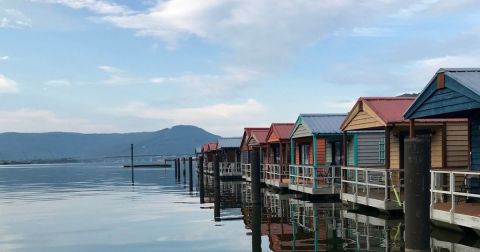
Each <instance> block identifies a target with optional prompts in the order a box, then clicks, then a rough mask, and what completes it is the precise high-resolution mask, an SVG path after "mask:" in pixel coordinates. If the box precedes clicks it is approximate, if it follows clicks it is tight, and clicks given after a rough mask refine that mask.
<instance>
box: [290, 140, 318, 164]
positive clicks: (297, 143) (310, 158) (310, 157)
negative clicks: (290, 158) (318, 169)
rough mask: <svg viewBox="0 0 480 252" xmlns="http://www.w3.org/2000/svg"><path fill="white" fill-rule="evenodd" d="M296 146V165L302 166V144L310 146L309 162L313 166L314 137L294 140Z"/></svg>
mask: <svg viewBox="0 0 480 252" xmlns="http://www.w3.org/2000/svg"><path fill="white" fill-rule="evenodd" d="M293 141H294V142H293V143H294V144H295V164H300V148H299V146H300V145H301V144H308V145H309V147H308V162H309V163H310V164H313V155H312V153H313V146H312V144H313V138H312V137H303V138H296V139H294V140H293Z"/></svg>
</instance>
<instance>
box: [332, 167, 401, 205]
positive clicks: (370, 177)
mask: <svg viewBox="0 0 480 252" xmlns="http://www.w3.org/2000/svg"><path fill="white" fill-rule="evenodd" d="M402 173H403V170H399V169H379V168H360V167H342V194H353V195H354V197H355V202H356V201H357V197H365V198H367V199H370V198H371V199H377V200H384V201H385V202H387V201H391V200H394V201H395V202H396V203H397V204H398V206H399V207H400V206H402V203H403V189H402V188H403V179H402V176H400V175H401V174H402ZM392 193H393V194H392Z"/></svg>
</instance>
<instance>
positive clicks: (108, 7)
mask: <svg viewBox="0 0 480 252" xmlns="http://www.w3.org/2000/svg"><path fill="white" fill-rule="evenodd" d="M32 1H34V2H44V3H52V4H62V5H65V6H68V7H70V8H74V9H88V10H90V11H93V12H95V13H98V14H126V13H131V11H130V10H129V9H128V8H126V7H124V6H121V5H118V4H115V3H112V2H111V1H110V2H109V1H101V0H32Z"/></svg>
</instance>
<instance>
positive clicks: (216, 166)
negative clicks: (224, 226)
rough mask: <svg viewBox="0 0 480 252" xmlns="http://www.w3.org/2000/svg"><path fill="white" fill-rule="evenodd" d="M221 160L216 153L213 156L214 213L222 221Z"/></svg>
mask: <svg viewBox="0 0 480 252" xmlns="http://www.w3.org/2000/svg"><path fill="white" fill-rule="evenodd" d="M219 162H220V160H219V155H218V153H216V154H215V155H214V157H213V194H214V201H215V204H214V209H213V215H214V218H215V221H220V197H221V194H220V163H219Z"/></svg>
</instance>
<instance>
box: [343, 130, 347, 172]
mask: <svg viewBox="0 0 480 252" xmlns="http://www.w3.org/2000/svg"><path fill="white" fill-rule="evenodd" d="M347 138H348V135H347V131H344V132H343V144H342V147H343V148H342V149H343V153H342V154H343V155H342V156H343V160H342V165H343V166H348V157H347V154H348V146H347V143H348V142H347Z"/></svg>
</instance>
